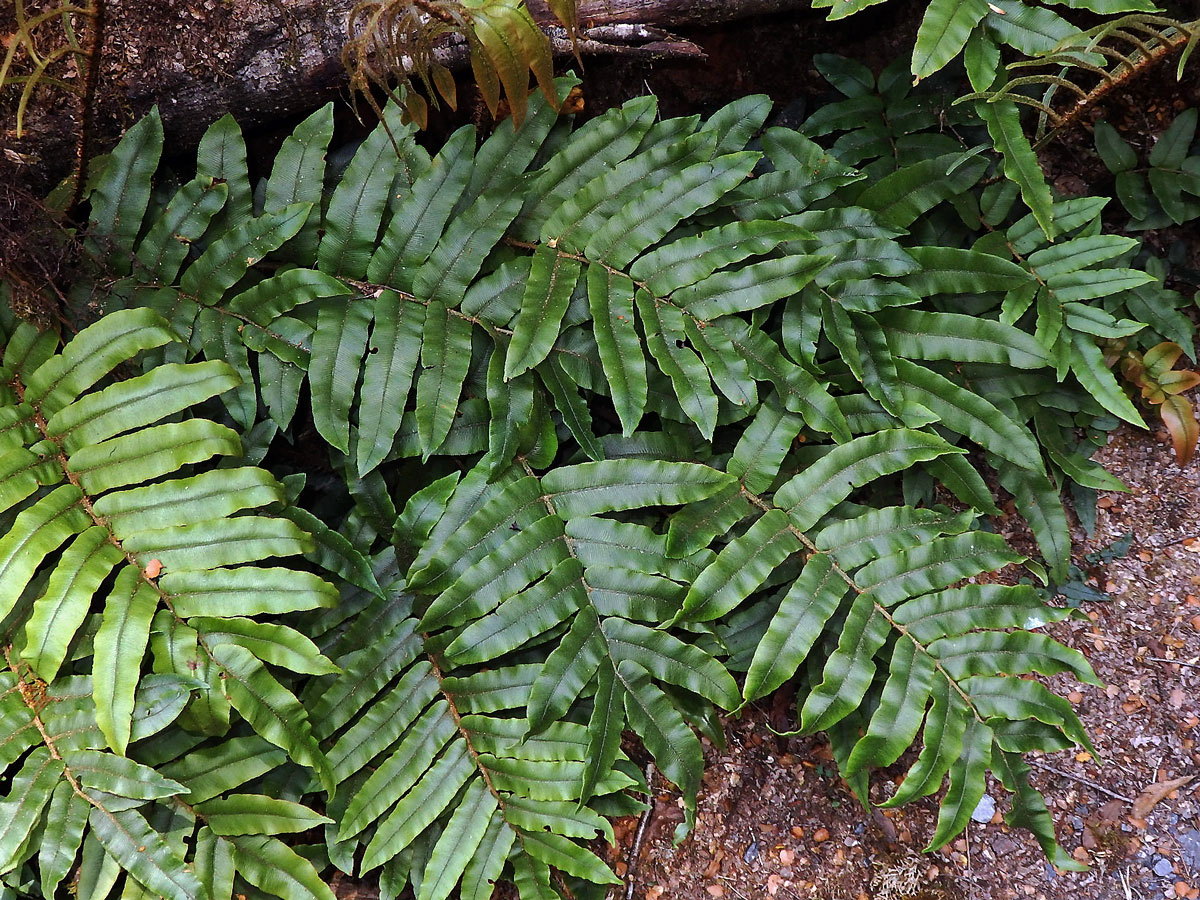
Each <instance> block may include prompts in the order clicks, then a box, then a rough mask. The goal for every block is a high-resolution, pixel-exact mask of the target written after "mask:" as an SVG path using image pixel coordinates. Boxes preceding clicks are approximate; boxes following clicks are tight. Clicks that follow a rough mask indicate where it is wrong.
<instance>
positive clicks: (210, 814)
mask: <svg viewBox="0 0 1200 900" xmlns="http://www.w3.org/2000/svg"><path fill="white" fill-rule="evenodd" d="M196 812H198V813H199V814H200V815H201V816H203V817H204V821H205V823H207V825H208V827H209V828H210V829H211V830H212V832H213V833H214V834H219V835H223V836H228V835H243V834H245V835H261V834H289V833H292V832H296V831H307V830H308V829H310V828H316V827H317V826H318V825H323V824H326V823H329V822H332V821H333V820H332V819H330V818H328V817H326V816H323V815H321V814H320V813H316V812H313V811H312V810H311V809H309V808H308V807H307V806H303V805H301V804H299V803H293V802H291V801H290V800H277V799H276V798H274V797H266V796H264V795H262V794H231V795H229V796H228V797H214V798H213V799H212V800H206V801H205V802H204V803H200V804H197V806H196Z"/></svg>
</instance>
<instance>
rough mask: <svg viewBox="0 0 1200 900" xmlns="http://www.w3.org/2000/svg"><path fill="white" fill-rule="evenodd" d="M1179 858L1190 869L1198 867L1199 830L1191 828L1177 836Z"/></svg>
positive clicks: (1199, 857) (1199, 849)
mask: <svg viewBox="0 0 1200 900" xmlns="http://www.w3.org/2000/svg"><path fill="white" fill-rule="evenodd" d="M1179 850H1180V858H1181V859H1182V860H1183V863H1184V865H1186V866H1187V867H1188V868H1190V869H1200V830H1197V829H1195V828H1193V829H1192V830H1191V831H1185V832H1184V833H1183V834H1181V835H1180V836H1179Z"/></svg>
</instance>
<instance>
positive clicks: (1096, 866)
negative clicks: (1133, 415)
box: [610, 427, 1200, 900]
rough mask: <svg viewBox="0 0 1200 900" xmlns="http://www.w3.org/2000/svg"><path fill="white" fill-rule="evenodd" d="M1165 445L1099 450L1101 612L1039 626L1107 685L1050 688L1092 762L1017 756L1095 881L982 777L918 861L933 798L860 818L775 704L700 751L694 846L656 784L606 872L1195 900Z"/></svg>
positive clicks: (727, 884)
mask: <svg viewBox="0 0 1200 900" xmlns="http://www.w3.org/2000/svg"><path fill="white" fill-rule="evenodd" d="M1165 441H1166V436H1165V433H1164V434H1158V435H1155V434H1153V433H1145V432H1142V433H1139V432H1135V431H1133V430H1132V429H1129V428H1127V427H1123V428H1122V429H1121V430H1119V431H1117V432H1115V433H1114V434H1113V435H1112V436H1111V438H1110V441H1109V443H1108V446H1106V447H1105V448H1103V449H1102V450H1101V451H1100V452H1099V453H1098V454H1097V456H1096V459H1097V460H1098V461H1100V462H1102V463H1103V464H1104V465H1105V466H1106V467H1107V468H1108V469H1109V470H1110V471H1112V472H1113V473H1114V474H1116V475H1117V476H1118V477H1119V478H1121V479H1122V480H1123V481H1124V482H1125V483H1126V484H1127V485H1128V486H1129V488H1130V491H1129V493H1127V494H1125V493H1106V494H1102V495H1101V497H1100V502H1099V508H1098V516H1097V524H1096V529H1095V533H1094V534H1093V535H1092V536H1090V537H1088V536H1086V535H1084V534H1083V532H1082V530H1080V531H1079V532H1078V533H1077V534H1076V538H1077V540H1076V557H1075V559H1076V563H1077V564H1078V565H1079V566H1080V568H1081V569H1084V570H1085V571H1086V573H1087V574H1086V579H1087V582H1089V583H1090V584H1091V585H1092V586H1094V587H1096V588H1098V589H1099V591H1101V592H1103V593H1104V594H1105V595H1106V597H1107V598H1108V599H1107V600H1105V601H1098V602H1087V603H1084V604H1083V607H1082V611H1083V613H1084V615H1083V616H1082V617H1081V618H1078V619H1068V620H1067V621H1064V622H1061V623H1059V624H1056V625H1054V626H1051V627H1050V628H1049V629H1048V630H1049V633H1050V634H1052V635H1053V636H1054V637H1055V638H1056V639H1057V640H1059V641H1061V642H1063V643H1065V644H1067V645H1068V646H1070V647H1074V648H1075V649H1077V650H1079V651H1080V652H1082V653H1083V654H1084V655H1085V656H1086V657H1087V658H1088V659H1089V661H1090V662H1091V664H1092V666H1093V667H1094V668H1095V670H1096V674H1097V675H1098V676H1099V677H1100V679H1101V680H1102V681H1103V682H1104V684H1105V685H1106V687H1091V686H1088V685H1083V684H1079V683H1077V682H1074V681H1072V680H1069V679H1067V678H1066V677H1063V676H1059V677H1056V678H1054V679H1050V682H1049V683H1050V684H1051V686H1052V687H1053V688H1054V689H1055V690H1056V691H1057V692H1058V693H1060V694H1061V695H1063V696H1066V697H1067V698H1068V699H1069V700H1070V701H1071V703H1072V704H1073V705H1074V707H1075V710H1076V712H1078V714H1079V716H1080V718H1081V719H1082V720H1083V723H1084V725H1085V726H1086V727H1087V729H1088V732H1089V734H1090V735H1091V736H1092V740H1093V742H1094V744H1095V748H1096V751H1097V755H1096V756H1095V757H1093V756H1092V755H1091V754H1089V753H1087V752H1080V751H1079V750H1078V749H1077V750H1075V751H1064V752H1061V753H1055V754H1047V755H1040V754H1032V755H1031V756H1030V757H1029V760H1030V763H1031V765H1032V766H1033V782H1034V784H1035V785H1036V786H1037V787H1038V788H1039V789H1040V790H1042V791H1043V792H1044V793H1045V795H1046V799H1047V803H1048V805H1049V807H1050V810H1051V813H1052V815H1053V818H1054V820H1055V825H1056V831H1057V833H1058V837H1059V841H1060V842H1061V843H1062V845H1063V846H1064V848H1065V849H1066V850H1067V852H1068V853H1071V854H1072V855H1073V856H1074V857H1075V858H1076V859H1078V860H1080V861H1082V862H1085V863H1088V864H1089V865H1090V867H1091V868H1090V870H1089V871H1087V872H1082V873H1066V872H1056V871H1055V869H1054V868H1053V867H1052V866H1050V865H1049V864H1048V863H1047V862H1046V858H1045V856H1044V854H1043V853H1042V851H1041V849H1040V848H1039V847H1038V845H1037V844H1036V842H1035V841H1034V840H1033V837H1032V836H1031V835H1030V834H1029V833H1028V832H1025V831H1022V830H1019V829H1010V828H1009V827H1008V826H1007V825H1005V824H1004V823H1003V814H1004V813H1005V812H1006V811H1007V810H1008V808H1009V807H1008V800H1007V794H1006V792H1005V791H1004V789H1003V788H1002V787H1001V786H1000V785H999V784H997V783H995V782H994V781H989V784H988V792H987V794H986V795H985V797H984V800H983V801H982V802H981V804H980V808H978V809H977V810H976V812H975V816H974V821H973V822H972V823H971V825H970V826H969V828H968V830H967V832H966V833H965V834H963V835H962V836H961V837H960V838H959V839H958V840H956V841H954V842H952V843H951V844H950V845H948V846H947V847H945V848H944V849H942V850H940V851H938V852H935V853H931V854H922V853H921V852H920V850H921V848H922V847H923V846H925V844H926V843H927V842H928V839H929V837H930V835H932V833H933V826H934V821H935V820H936V805H935V803H934V802H933V801H932V800H930V799H927V800H926V801H922V802H920V803H916V804H913V805H910V806H906V807H903V808H901V809H897V810H873V811H872V812H871V813H866V812H865V811H864V810H863V808H862V806H861V805H860V804H859V803H858V801H857V800H856V799H855V798H854V796H853V795H852V794H851V792H850V790H849V789H848V787H847V786H846V785H845V783H844V782H843V781H842V780H841V779H840V778H839V777H838V776H837V771H836V766H835V765H834V764H833V762H832V760H831V757H830V753H829V748H828V745H827V744H826V743H825V742H824V740H823V739H822V738H820V737H814V738H781V737H778V736H776V735H775V734H774V733H773V732H772V730H771V728H772V727H774V728H775V729H777V730H786V729H787V728H789V727H794V722H795V707H794V697H792V698H789V697H788V696H787V694H786V692H780V693H779V694H778V695H777V697H778V699H777V701H776V704H775V705H774V706H766V707H763V706H760V707H758V708H755V709H753V710H752V711H750V712H749V713H748V714H747V715H745V716H744V717H742V718H741V719H731V720H729V721H727V722H726V742H727V746H726V747H725V748H723V749H718V748H716V747H712V746H710V747H708V760H707V761H708V764H709V765H708V772H707V774H706V776H705V782H704V788H703V789H702V791H701V794H700V800H699V815H698V817H697V825H696V829H695V832H694V833H693V834H692V835H691V836H690V837H688V839H687V840H686V841H684V842H683V843H682V844H680V845H679V846H678V847H672V846H671V832H672V830H673V829H674V826H675V824H676V823H677V822H678V821H680V820H681V818H682V812H681V810H680V809H679V807H678V805H677V802H676V801H677V796H676V795H675V794H674V793H672V792H671V791H670V790H669V789H668V788H667V787H666V786H664V785H661V784H660V785H659V787H660V788H661V790H659V791H658V792H657V795H656V799H655V806H654V810H653V812H652V813H651V814H650V815H649V817H648V818H647V822H648V825H647V828H646V833H645V834H644V835H643V839H642V841H641V844H640V848H639V849H640V853H639V854H638V855H637V858H636V860H635V859H633V858H632V854H631V848H632V846H633V844H634V842H635V840H636V837H637V834H636V832H637V830H638V825H639V824H640V821H639V820H638V819H636V818H634V819H627V820H623V821H622V822H620V823H618V824H619V825H620V826H622V827H620V828H619V830H618V836H619V837H620V839H621V840H620V844H619V846H617V847H616V848H615V849H610V854H611V855H610V861H611V862H612V863H613V864H614V865H615V866H616V868H617V870H618V873H619V874H622V875H624V874H625V871H626V870H625V867H627V866H628V865H633V866H634V872H633V878H632V879H631V880H632V883H633V885H634V889H633V892H632V895H631V896H632V898H636V900H641V898H646V900H671V898H688V900H693V898H696V900H704V898H708V897H714V898H722V897H723V898H726V900H759V898H763V897H778V898H780V900H809V898H822V900H826V898H827V900H842V898H848V900H860V898H878V900H902V898H947V900H956V898H965V900H1019V898H1026V897H1028V898H1033V900H1065V898H1073V900H1074V898H1086V900H1093V898H1094V900H1109V898H1112V900H1158V898H1188V900H1194V898H1196V897H1197V896H1198V895H1200V746H1198V740H1200V525H1198V523H1197V516H1196V512H1197V511H1200V466H1198V465H1197V463H1196V462H1192V463H1191V464H1189V465H1188V466H1185V467H1183V468H1181V467H1179V466H1177V465H1176V464H1175V461H1174V457H1173V455H1172V453H1171V451H1170V449H1169V447H1168V445H1167V444H1166V443H1165ZM1000 525H1001V527H1002V528H1003V526H1004V523H1000ZM1126 536H1131V537H1129V538H1128V550H1127V551H1125V553H1124V555H1123V556H1119V557H1117V558H1113V559H1111V560H1109V561H1107V562H1095V560H1097V559H1098V558H1103V557H1106V556H1107V555H1110V554H1104V553H1103V551H1105V550H1106V549H1108V548H1112V547H1113V545H1114V544H1116V545H1117V550H1118V552H1119V551H1120V549H1121V547H1122V545H1123V544H1124V543H1125V542H1124V541H1123V539H1125V538H1126ZM1019 542H1020V541H1019V536H1018V543H1019ZM1097 554H1100V555H1101V556H1100V557H1098V556H1097ZM1089 557H1090V558H1089ZM789 702H791V703H792V705H791V707H790V708H789V706H788V704H789ZM902 762H903V761H902ZM901 771H903V769H902V768H896V769H895V772H901ZM890 774H892V770H888V771H886V772H883V773H877V774H876V776H875V777H874V779H873V783H872V798H873V799H876V800H880V799H882V796H883V792H884V782H885V781H886V780H887V777H888V775H890ZM897 777H898V776H897ZM876 792H878V796H876Z"/></svg>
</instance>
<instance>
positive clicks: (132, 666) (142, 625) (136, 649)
mask: <svg viewBox="0 0 1200 900" xmlns="http://www.w3.org/2000/svg"><path fill="white" fill-rule="evenodd" d="M157 608H158V594H157V593H156V592H155V591H154V589H153V588H152V587H151V586H150V585H149V584H148V583H147V582H146V581H145V580H143V578H142V573H141V572H140V571H138V570H137V569H136V568H134V567H132V566H124V567H122V569H121V571H120V572H119V573H118V574H117V580H116V583H115V584H114V585H113V589H112V592H111V593H110V594H109V596H108V601H107V602H106V603H105V605H104V617H103V619H102V622H101V625H100V630H99V631H98V632H96V638H95V641H94V647H95V661H94V664H93V667H92V684H93V686H94V695H93V696H94V697H95V700H96V724H97V725H99V726H100V730H101V731H102V732H104V739H105V740H106V741H107V742H108V746H109V747H111V748H112V749H113V750H114V751H116V752H117V753H119V754H121V755H124V753H125V748H126V746H127V745H128V743H129V735H130V729H131V727H132V721H133V703H134V689H135V688H136V686H137V682H138V676H139V674H140V672H141V668H142V657H143V656H144V655H145V653H146V646H147V644H148V642H149V639H150V620H151V618H152V617H153V616H154V611H155V610H156V609H157Z"/></svg>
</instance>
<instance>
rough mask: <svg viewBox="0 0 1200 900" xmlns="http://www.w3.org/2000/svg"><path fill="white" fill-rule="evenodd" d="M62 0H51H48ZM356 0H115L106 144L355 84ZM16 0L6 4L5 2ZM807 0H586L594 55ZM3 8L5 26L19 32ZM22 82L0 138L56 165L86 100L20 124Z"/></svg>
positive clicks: (107, 59) (40, 108)
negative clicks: (156, 115)
mask: <svg viewBox="0 0 1200 900" xmlns="http://www.w3.org/2000/svg"><path fill="white" fill-rule="evenodd" d="M46 2H53V0H46ZM353 3H354V0H156V2H152V3H147V2H145V0H107V4H106V5H107V19H108V21H107V26H106V29H105V34H104V47H103V57H102V66H101V75H100V82H99V86H98V92H97V115H96V126H97V128H98V130H99V131H100V132H101V134H100V141H99V143H100V144H103V143H105V141H106V139H108V140H111V138H112V137H113V136H114V135H116V134H118V133H119V132H120V131H121V130H122V129H124V128H125V127H128V125H129V124H130V123H131V122H132V121H133V120H134V119H135V118H136V117H137V116H140V115H141V114H143V113H145V112H146V111H147V110H148V109H149V108H150V106H151V105H153V104H158V106H159V109H160V111H161V113H162V116H163V122H164V126H165V128H166V129H167V132H168V134H169V135H170V137H171V138H172V139H173V140H174V141H175V142H176V144H177V145H179V144H187V143H190V142H194V141H195V140H197V139H198V137H199V135H200V134H201V133H203V130H204V129H205V128H206V127H207V126H208V125H209V124H210V123H211V122H213V121H214V120H215V119H217V118H219V117H220V116H221V115H222V114H223V113H226V112H232V113H233V114H234V115H235V116H237V117H238V118H239V120H241V121H242V122H243V123H245V124H248V125H254V124H259V123H264V122H270V121H273V120H278V119H281V118H286V117H288V116H292V115H295V114H298V113H300V112H303V111H305V110H309V109H312V108H314V107H316V106H318V105H320V104H321V103H323V102H324V101H325V100H327V99H330V98H332V97H335V96H337V95H338V94H339V93H341V92H344V91H345V85H346V78H345V73H344V71H343V69H342V65H341V61H340V55H341V50H342V45H343V43H344V41H345V38H346V18H347V14H348V12H349V10H350V8H351V7H352V6H353ZM5 6H8V4H4V3H0V9H3V7H5ZM807 6H808V3H807V2H805V0H585V2H583V3H581V5H580V9H579V23H580V28H581V34H580V38H581V41H580V50H581V51H582V53H584V54H585V55H595V54H644V55H649V56H651V57H654V58H672V57H674V58H679V57H684V58H687V57H692V58H696V59H697V60H698V61H699V60H700V59H701V58H702V56H703V54H702V53H701V52H700V51H699V49H698V48H697V47H696V46H695V45H694V44H691V43H690V42H688V41H687V40H686V39H685V38H684V37H680V36H679V35H678V34H677V33H676V32H677V31H680V30H682V31H684V32H686V30H687V29H688V28H695V27H698V26H707V25H713V24H719V23H722V22H729V21H733V20H737V19H742V18H746V17H749V16H755V15H762V14H767V13H773V12H779V11H782V10H787V9H798V8H806V7H807ZM530 11H531V13H532V14H533V16H534V18H535V20H537V21H538V22H539V24H544V25H545V26H546V29H547V31H548V32H549V33H550V36H551V39H552V42H553V45H554V49H555V51H556V52H557V53H560V54H567V53H570V52H571V42H570V41H569V40H568V38H567V35H566V34H565V32H564V31H563V30H562V29H561V28H559V27H557V25H556V21H555V19H554V17H553V15H552V14H551V13H550V12H549V10H548V8H547V7H546V6H545V3H544V2H543V0H532V2H531V3H530ZM6 16H11V14H10V13H7V12H4V11H0V35H2V34H5V33H7V32H9V31H11V18H10V19H9V21H5V17H6ZM439 61H442V62H445V63H447V64H450V65H451V66H455V65H464V64H465V63H466V47H465V46H463V45H461V44H458V45H456V44H453V43H452V44H450V45H448V46H446V47H444V48H442V50H441V51H440V52H439ZM14 93H15V92H14V91H12V90H7V91H5V92H4V95H3V96H0V147H2V148H3V149H4V150H5V151H6V153H5V155H6V156H7V158H8V159H9V161H10V162H12V161H16V162H18V163H19V164H21V165H26V166H39V165H40V166H47V165H48V166H51V167H53V166H54V165H55V164H56V163H59V164H61V163H62V162H63V161H64V154H65V155H66V156H65V159H66V160H69V159H70V156H71V153H70V150H69V148H70V147H71V146H72V145H73V138H72V135H73V134H74V132H75V128H76V126H77V122H76V118H77V116H78V101H77V98H75V97H71V96H62V95H63V92H62V91H61V90H55V89H50V88H44V89H40V90H39V94H38V96H37V97H36V98H35V100H36V102H35V103H34V104H33V106H32V109H31V112H30V115H29V117H28V120H27V123H26V124H27V133H26V135H25V136H24V137H23V138H22V139H21V140H19V141H18V140H16V138H15V135H14V134H13V132H12V131H11V127H12V115H11V108H10V107H11V106H12V103H13V102H14V101H15V97H13V96H12V95H13V94H14Z"/></svg>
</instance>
